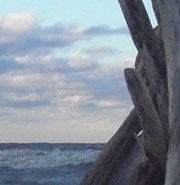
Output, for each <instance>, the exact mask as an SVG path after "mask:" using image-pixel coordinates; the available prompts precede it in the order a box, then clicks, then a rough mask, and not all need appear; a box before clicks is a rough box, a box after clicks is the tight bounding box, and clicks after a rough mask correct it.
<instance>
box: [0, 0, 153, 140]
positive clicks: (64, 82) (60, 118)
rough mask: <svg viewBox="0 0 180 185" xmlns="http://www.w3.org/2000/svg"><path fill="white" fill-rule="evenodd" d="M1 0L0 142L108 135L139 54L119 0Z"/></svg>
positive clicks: (118, 119) (126, 105)
mask: <svg viewBox="0 0 180 185" xmlns="http://www.w3.org/2000/svg"><path fill="white" fill-rule="evenodd" d="M0 3H1V8H0V142H107V141H108V140H109V139H110V137H111V136H112V135H113V133H114V132H115V131H116V130H117V129H118V128H119V126H120V125H121V124H122V122H123V120H124V119H125V117H126V116H127V115H128V113H129V112H130V110H131V109H132V104H131V100H130V97H129V95H128V93H127V89H126V85H125V82H124V77H123V70H124V68H126V67H133V66H134V59H135V56H136V50H135V48H134V46H133V43H132V41H131V38H130V35H129V32H128V29H127V26H126V23H125V21H124V18H123V16H122V13H121V10H120V7H119V5H118V3H117V1H116V0H98V1H97V0H31V1H29V0H18V1H12V0H0ZM146 6H147V8H148V10H149V11H150V14H152V12H151V9H150V3H148V2H147V1H146ZM151 17H152V16H151ZM152 21H153V23H154V19H153V20H152Z"/></svg>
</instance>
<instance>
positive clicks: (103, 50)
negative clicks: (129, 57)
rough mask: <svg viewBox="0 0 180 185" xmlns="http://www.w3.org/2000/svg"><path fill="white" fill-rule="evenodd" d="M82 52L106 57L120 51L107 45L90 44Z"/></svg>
mask: <svg viewBox="0 0 180 185" xmlns="http://www.w3.org/2000/svg"><path fill="white" fill-rule="evenodd" d="M84 52H85V53H86V54H88V55H93V56H96V57H106V56H112V55H117V54H120V53H121V52H120V51H119V50H118V49H116V48H114V47H109V46H92V47H90V48H88V49H86V50H84Z"/></svg>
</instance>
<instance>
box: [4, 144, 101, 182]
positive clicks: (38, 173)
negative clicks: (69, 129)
mask: <svg viewBox="0 0 180 185" xmlns="http://www.w3.org/2000/svg"><path fill="white" fill-rule="evenodd" d="M102 147H103V144H48V143H36V144H0V185H79V183H80V181H81V180H82V178H83V177H84V175H85V173H86V172H87V171H88V169H89V168H90V166H91V165H92V163H93V162H94V161H95V159H96V158H97V156H98V154H99V153H100V151H101V149H102Z"/></svg>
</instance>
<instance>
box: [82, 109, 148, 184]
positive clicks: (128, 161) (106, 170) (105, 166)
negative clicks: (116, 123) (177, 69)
mask: <svg viewBox="0 0 180 185" xmlns="http://www.w3.org/2000/svg"><path fill="white" fill-rule="evenodd" d="M140 131H141V127H140V122H139V119H138V117H137V114H136V111H135V110H132V112H131V113H130V114H129V116H128V117H127V119H126V120H125V121H124V123H123V124H122V126H121V127H120V129H119V130H118V131H117V132H116V134H115V135H114V136H113V137H112V138H111V140H110V141H109V142H108V143H107V144H106V146H105V148H104V150H103V151H102V153H101V154H100V156H99V157H98V158H97V160H96V162H95V163H94V165H93V166H92V167H91V169H90V171H89V172H88V174H87V176H86V177H85V178H84V180H83V181H82V183H81V185H108V184H113V185H114V184H118V183H119V182H121V183H122V185H126V184H127V183H128V182H129V183H128V184H129V185H130V184H132V182H133V181H135V180H136V177H135V175H134V174H135V172H136V170H135V169H136V168H137V167H138V164H139V163H140V161H141V159H142V157H143V156H145V155H144V152H143V150H142V148H141V147H140V145H139V143H138V142H137V140H136V138H135V135H136V134H138V133H139V132H140ZM129 173H131V178H130V176H129Z"/></svg>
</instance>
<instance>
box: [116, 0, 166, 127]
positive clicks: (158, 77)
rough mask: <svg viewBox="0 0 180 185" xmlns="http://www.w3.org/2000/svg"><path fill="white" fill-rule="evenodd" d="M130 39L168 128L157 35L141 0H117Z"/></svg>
mask: <svg viewBox="0 0 180 185" xmlns="http://www.w3.org/2000/svg"><path fill="white" fill-rule="evenodd" d="M119 3H120V5H121V8H122V11H123V13H124V17H125V19H126V21H127V24H128V27H129V29H130V32H131V36H132V39H133V41H134V43H135V45H136V48H137V50H138V51H139V54H140V56H141V58H142V60H143V62H144V67H145V69H146V72H147V74H148V76H149V78H150V79H151V82H152V86H153V88H154V90H155V91H156V94H157V99H158V102H159V103H160V106H161V108H162V114H163V116H162V117H164V118H166V122H165V123H163V124H165V125H166V126H165V127H166V129H168V91H167V83H166V66H165V55H164V50H163V47H162V45H161V44H160V41H159V39H158V37H157V36H156V35H155V33H154V30H153V28H152V25H151V23H150V20H149V17H148V15H147V12H146V10H145V7H144V5H143V3H142V1H141V0H119Z"/></svg>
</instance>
